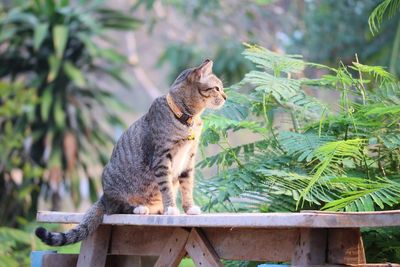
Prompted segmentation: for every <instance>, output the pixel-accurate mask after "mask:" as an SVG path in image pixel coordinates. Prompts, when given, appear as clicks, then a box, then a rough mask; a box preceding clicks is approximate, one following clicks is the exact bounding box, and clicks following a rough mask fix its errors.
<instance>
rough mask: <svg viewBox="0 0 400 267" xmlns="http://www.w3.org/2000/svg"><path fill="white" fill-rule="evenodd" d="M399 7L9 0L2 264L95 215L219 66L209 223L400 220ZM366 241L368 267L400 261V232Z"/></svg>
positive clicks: (203, 198) (204, 196) (200, 172)
mask: <svg viewBox="0 0 400 267" xmlns="http://www.w3.org/2000/svg"><path fill="white" fill-rule="evenodd" d="M399 7H400V1H398V0H343V1H333V0H298V1H291V0H245V1H236V0H230V1H220V0H208V1H200V0H190V1H184V0H166V1H160V0H131V1H129V0H118V1H117V0H116V1H113V3H112V5H111V4H110V3H109V2H107V1H98V0H79V1H78V0H76V1H73V0H29V1H19V0H6V1H2V3H1V4H0V77H1V81H0V103H1V105H0V199H1V202H0V243H1V245H0V266H3V265H4V266H28V265H29V259H28V254H29V251H30V250H32V249H45V248H46V247H45V246H44V245H42V244H40V243H39V242H38V241H37V239H35V238H34V237H33V236H32V234H31V233H32V229H33V228H34V227H35V221H34V220H35V214H36V211H37V210H38V209H51V210H85V209H86V208H87V205H89V204H90V201H93V200H95V199H96V198H97V197H98V196H99V195H100V194H101V186H100V179H99V178H100V174H101V168H102V166H103V165H104V164H105V162H106V161H107V160H108V157H109V154H110V153H111V149H112V146H113V143H114V142H115V140H116V139H117V138H118V136H119V134H120V133H121V131H122V130H123V129H125V128H126V127H127V124H130V123H132V121H133V120H135V119H136V118H137V117H138V116H140V114H142V113H143V112H146V110H147V108H148V105H149V104H150V103H151V101H152V100H153V99H154V98H155V97H157V96H159V95H161V94H163V93H165V92H166V91H167V90H168V86H169V84H171V82H172V81H173V80H174V79H175V77H176V76H177V74H178V73H180V72H181V71H182V70H183V69H185V68H188V67H192V66H194V65H197V64H199V63H200V62H201V61H202V60H203V59H204V58H211V59H213V60H214V72H215V73H216V74H217V75H218V76H220V77H221V78H222V79H223V81H224V84H225V86H226V87H227V89H226V91H227V93H228V94H229V101H228V102H227V104H226V105H225V106H224V108H223V109H222V110H220V111H219V112H217V113H215V112H210V113H206V114H205V115H204V119H205V123H206V124H205V125H206V128H205V131H204V134H203V138H202V144H201V154H202V157H199V159H198V162H199V163H198V168H197V180H198V183H197V190H196V197H197V199H198V201H199V202H201V204H202V206H203V207H204V210H206V211H210V212H216V211H232V212H240V211H256V212H274V211H298V210H301V209H324V210H344V211H371V210H387V209H398V208H399V203H400V198H399V196H400V177H399V169H400V139H399V136H400V135H399V131H400V130H399V118H400V117H399V113H400V109H399V106H400V85H399V82H398V75H399V53H400V52H399V51H400V16H399V13H398V11H399ZM243 43H245V45H243ZM247 43H249V44H258V45H247ZM291 54H293V55H291ZM299 55H303V56H299ZM311 62H314V63H311ZM380 66H383V67H380ZM133 111H134V112H133ZM85 203H86V204H85ZM52 227H54V228H58V226H57V225H55V226H54V225H53V226H52ZM363 236H364V241H365V246H366V250H367V257H368V260H369V261H371V262H400V256H399V255H400V249H399V248H400V247H399V244H398V240H399V239H398V237H399V236H400V231H399V230H398V229H392V228H390V229H364V230H363ZM78 248H79V244H77V245H75V246H72V247H66V248H62V249H63V250H64V251H68V252H76V251H77V249H78ZM376 251H380V252H379V253H376ZM186 264H189V263H188V262H186ZM226 264H227V265H228V266H231V265H232V266H234V265H236V266H237V265H240V266H254V264H255V263H247V262H246V263H245V262H242V263H237V262H226ZM189 265H190V264H189Z"/></svg>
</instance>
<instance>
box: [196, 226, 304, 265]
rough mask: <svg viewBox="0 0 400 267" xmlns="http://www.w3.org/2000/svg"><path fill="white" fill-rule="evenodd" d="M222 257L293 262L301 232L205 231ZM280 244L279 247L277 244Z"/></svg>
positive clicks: (283, 230)
mask: <svg viewBox="0 0 400 267" xmlns="http://www.w3.org/2000/svg"><path fill="white" fill-rule="evenodd" d="M202 230H203V233H204V235H205V236H206V237H207V239H208V240H209V242H210V243H211V245H212V247H213V248H214V250H215V251H216V252H217V254H218V256H219V258H221V259H226V260H254V261H270V262H277V261H290V259H291V256H292V254H293V250H294V247H295V240H297V237H298V236H299V230H298V229H282V228H278V229H253V228H203V229H202ZM277 244H279V245H277Z"/></svg>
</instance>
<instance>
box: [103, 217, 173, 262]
mask: <svg viewBox="0 0 400 267" xmlns="http://www.w3.org/2000/svg"><path fill="white" fill-rule="evenodd" d="M174 230H175V228H173V227H155V226H122V225H116V226H113V229H112V238H111V242H110V250H109V254H111V255H139V256H159V255H160V254H161V252H162V250H163V249H164V247H165V244H166V243H167V242H168V239H169V238H170V236H171V234H172V233H173V232H174Z"/></svg>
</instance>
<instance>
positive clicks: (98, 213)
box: [35, 196, 106, 246]
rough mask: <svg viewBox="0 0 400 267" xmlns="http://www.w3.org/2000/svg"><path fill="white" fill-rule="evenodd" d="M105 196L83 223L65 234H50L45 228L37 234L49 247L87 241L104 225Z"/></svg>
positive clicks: (36, 232)
mask: <svg viewBox="0 0 400 267" xmlns="http://www.w3.org/2000/svg"><path fill="white" fill-rule="evenodd" d="M105 211H106V209H105V204H104V196H103V197H101V198H100V199H99V200H98V201H97V202H96V203H94V205H93V206H92V207H91V208H90V209H89V210H88V211H87V212H86V213H85V215H84V216H83V219H82V221H81V222H80V223H79V224H78V225H77V226H76V227H75V228H73V229H71V230H69V231H67V232H65V233H57V232H49V231H47V230H46V229H45V228H43V227H38V228H36V231H35V234H36V236H37V237H39V238H40V240H42V241H43V243H46V244H47V245H49V246H64V245H68V244H73V243H76V242H79V241H82V240H83V239H85V238H86V237H87V236H88V235H90V234H91V233H93V232H94V230H96V229H97V227H98V226H99V225H100V224H101V223H102V221H103V217H104V214H105Z"/></svg>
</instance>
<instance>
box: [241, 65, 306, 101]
mask: <svg viewBox="0 0 400 267" xmlns="http://www.w3.org/2000/svg"><path fill="white" fill-rule="evenodd" d="M243 81H244V82H246V83H249V84H252V85H254V86H255V90H256V91H259V92H263V93H265V94H271V95H272V96H273V97H274V98H275V99H276V101H278V102H279V103H282V102H284V101H287V100H288V99H290V98H292V97H294V96H295V95H296V94H297V93H298V92H299V91H300V85H301V82H300V81H299V80H294V79H286V78H281V77H276V76H273V75H271V74H269V73H267V72H261V71H251V72H249V73H247V74H246V75H245V78H244V80H243Z"/></svg>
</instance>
